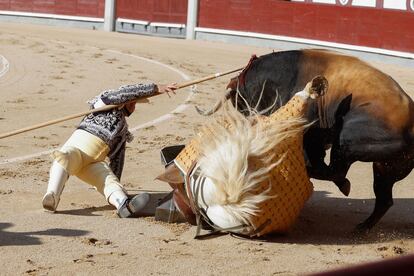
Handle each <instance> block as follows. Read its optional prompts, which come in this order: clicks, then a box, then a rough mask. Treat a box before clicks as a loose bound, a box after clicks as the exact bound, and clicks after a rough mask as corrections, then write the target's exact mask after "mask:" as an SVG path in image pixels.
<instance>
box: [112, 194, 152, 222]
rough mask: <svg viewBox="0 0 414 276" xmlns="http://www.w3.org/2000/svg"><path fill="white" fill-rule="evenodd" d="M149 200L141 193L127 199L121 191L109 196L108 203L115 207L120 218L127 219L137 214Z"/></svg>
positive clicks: (147, 195) (146, 195) (147, 196)
mask: <svg viewBox="0 0 414 276" xmlns="http://www.w3.org/2000/svg"><path fill="white" fill-rule="evenodd" d="M149 200H150V195H149V194H148V193H142V194H139V195H136V196H134V197H133V198H131V199H129V198H128V197H127V195H126V194H125V193H124V192H123V191H115V192H113V193H112V194H111V195H110V196H109V199H108V201H109V203H110V204H111V205H113V206H115V207H116V209H117V214H118V216H119V217H120V218H129V217H133V216H136V215H138V214H139V212H140V211H141V210H142V209H144V208H145V206H146V205H147V204H148V202H149Z"/></svg>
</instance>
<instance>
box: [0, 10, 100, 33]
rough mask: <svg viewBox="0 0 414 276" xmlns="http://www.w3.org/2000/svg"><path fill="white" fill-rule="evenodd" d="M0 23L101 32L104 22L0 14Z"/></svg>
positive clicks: (88, 18) (71, 17) (86, 18)
mask: <svg viewBox="0 0 414 276" xmlns="http://www.w3.org/2000/svg"><path fill="white" fill-rule="evenodd" d="M0 22H11V23H27V24H39V25H49V26H60V27H73V28H82V29H92V30H103V26H104V20H103V19H100V18H90V17H83V18H82V20H79V17H74V16H59V15H49V14H34V13H33V14H32V13H27V14H26V15H21V14H16V15H14V14H6V13H0Z"/></svg>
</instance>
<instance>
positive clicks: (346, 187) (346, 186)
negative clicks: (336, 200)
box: [335, 178, 351, 196]
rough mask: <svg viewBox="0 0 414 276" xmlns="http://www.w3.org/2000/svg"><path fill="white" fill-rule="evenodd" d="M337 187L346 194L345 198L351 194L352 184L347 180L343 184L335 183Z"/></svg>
mask: <svg viewBox="0 0 414 276" xmlns="http://www.w3.org/2000/svg"><path fill="white" fill-rule="evenodd" d="M335 184H336V186H338V188H339V190H340V191H341V192H342V193H343V194H344V196H348V195H349V193H350V192H351V182H349V180H348V179H347V178H345V180H343V181H341V182H335Z"/></svg>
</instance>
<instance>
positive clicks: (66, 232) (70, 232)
mask: <svg viewBox="0 0 414 276" xmlns="http://www.w3.org/2000/svg"><path fill="white" fill-rule="evenodd" d="M12 226H13V224H12V223H4V222H0V246H10V245H35V244H42V242H41V241H40V239H39V238H38V237H36V236H61V237H77V236H84V235H86V234H88V233H89V231H84V230H76V229H61V228H52V229H48V230H43V231H33V232H9V231H4V229H7V228H10V227H12Z"/></svg>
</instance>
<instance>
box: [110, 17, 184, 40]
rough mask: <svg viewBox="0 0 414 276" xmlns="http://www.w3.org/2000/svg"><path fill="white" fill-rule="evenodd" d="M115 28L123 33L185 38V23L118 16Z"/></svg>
mask: <svg viewBox="0 0 414 276" xmlns="http://www.w3.org/2000/svg"><path fill="white" fill-rule="evenodd" d="M115 30H116V31H117V32H124V33H136V34H145V35H154V36H164V37H174V38H185V24H175V23H164V22H149V21H143V20H132V19H125V18H118V19H117V20H116V28H115Z"/></svg>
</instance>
